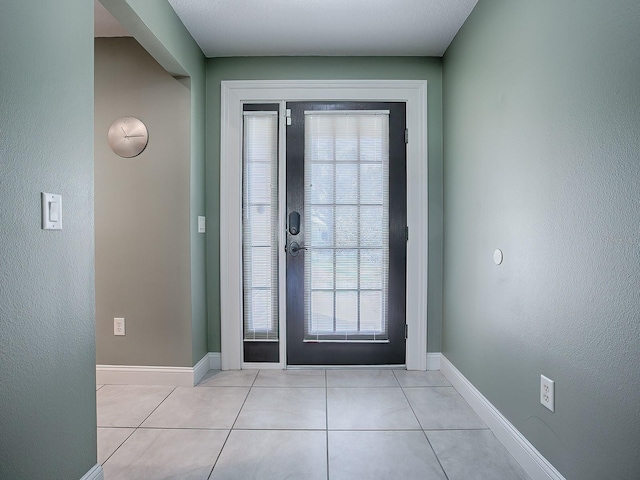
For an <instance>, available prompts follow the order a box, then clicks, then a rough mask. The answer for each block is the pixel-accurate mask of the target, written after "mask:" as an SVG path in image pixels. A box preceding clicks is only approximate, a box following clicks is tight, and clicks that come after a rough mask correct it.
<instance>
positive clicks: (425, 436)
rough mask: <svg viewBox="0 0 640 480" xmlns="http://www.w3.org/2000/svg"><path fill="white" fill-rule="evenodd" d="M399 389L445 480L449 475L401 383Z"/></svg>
mask: <svg viewBox="0 0 640 480" xmlns="http://www.w3.org/2000/svg"><path fill="white" fill-rule="evenodd" d="M393 375H394V376H395V377H396V380H398V377H397V375H396V373H395V372H393ZM398 383H400V381H399V380H398ZM400 390H402V395H404V398H405V400H406V401H407V403H408V404H409V408H410V409H411V412H413V416H414V417H416V421H417V422H418V425H420V430H422V434H423V435H424V438H425V439H426V440H427V443H428V444H429V448H431V451H432V452H433V456H434V457H436V460H437V461H438V465H440V470H442V474H443V475H444V477H445V478H446V479H447V480H449V476H448V475H447V472H445V471H444V467H443V466H442V462H440V458H438V455H437V454H436V451H435V450H434V449H433V445H431V442H430V441H429V437H427V433H426V432H425V431H424V428H423V427H422V424H421V423H420V419H419V418H418V415H416V411H415V410H414V409H413V405H411V402H410V401H409V397H407V394H406V393H405V391H404V387H403V386H402V385H400Z"/></svg>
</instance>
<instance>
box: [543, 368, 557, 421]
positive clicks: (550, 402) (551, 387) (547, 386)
mask: <svg viewBox="0 0 640 480" xmlns="http://www.w3.org/2000/svg"><path fill="white" fill-rule="evenodd" d="M555 384H556V382H554V381H553V380H551V379H550V378H547V377H545V376H544V375H540V403H541V404H542V405H544V406H545V407H547V408H548V409H549V410H551V411H552V412H555V397H556V394H555Z"/></svg>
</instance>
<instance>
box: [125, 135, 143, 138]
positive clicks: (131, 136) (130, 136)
mask: <svg viewBox="0 0 640 480" xmlns="http://www.w3.org/2000/svg"><path fill="white" fill-rule="evenodd" d="M134 137H144V135H128V136H127V138H134Z"/></svg>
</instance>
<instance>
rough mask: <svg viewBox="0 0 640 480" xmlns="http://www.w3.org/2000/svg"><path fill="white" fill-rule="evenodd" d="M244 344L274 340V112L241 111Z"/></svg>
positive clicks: (276, 115)
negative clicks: (242, 121)
mask: <svg viewBox="0 0 640 480" xmlns="http://www.w3.org/2000/svg"><path fill="white" fill-rule="evenodd" d="M242 152H243V153H242V162H243V166H242V272H243V284H244V285H243V296H244V300H243V301H244V308H243V312H244V340H245V341H255V340H259V341H271V340H273V341H277V340H278V238H277V235H278V234H277V232H278V228H277V226H278V113H277V112H244V131H243V148H242Z"/></svg>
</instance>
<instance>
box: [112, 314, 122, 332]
mask: <svg viewBox="0 0 640 480" xmlns="http://www.w3.org/2000/svg"><path fill="white" fill-rule="evenodd" d="M113 334H114V335H124V318H114V319H113Z"/></svg>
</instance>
